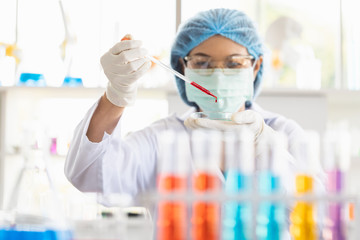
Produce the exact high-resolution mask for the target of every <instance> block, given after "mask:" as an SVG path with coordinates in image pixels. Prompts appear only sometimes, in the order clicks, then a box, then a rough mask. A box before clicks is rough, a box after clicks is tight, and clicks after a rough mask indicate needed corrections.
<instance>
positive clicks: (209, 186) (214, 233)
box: [191, 130, 222, 240]
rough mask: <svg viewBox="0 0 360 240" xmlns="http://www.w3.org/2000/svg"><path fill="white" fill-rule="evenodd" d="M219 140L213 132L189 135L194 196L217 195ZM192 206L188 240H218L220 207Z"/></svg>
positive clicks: (209, 204)
mask: <svg viewBox="0 0 360 240" xmlns="http://www.w3.org/2000/svg"><path fill="white" fill-rule="evenodd" d="M221 137H222V136H221V133H220V132H215V131H206V130H195V131H194V132H193V133H192V140H191V146H192V153H193V155H192V157H193V162H194V167H195V170H194V173H193V183H192V186H193V192H194V194H195V196H197V195H201V194H204V193H213V194H216V193H220V190H221V182H220V178H219V175H220V174H221V172H220V170H219V166H220V159H221V150H222V146H221ZM192 205H193V207H192V217H191V224H192V230H191V235H192V238H191V239H193V240H216V239H219V237H220V203H219V202H218V201H200V200H199V201H196V200H195V201H194V202H193V204H192Z"/></svg>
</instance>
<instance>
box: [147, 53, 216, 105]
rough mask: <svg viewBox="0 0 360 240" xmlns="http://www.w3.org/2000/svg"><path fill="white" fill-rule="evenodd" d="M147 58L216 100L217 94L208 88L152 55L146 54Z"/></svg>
mask: <svg viewBox="0 0 360 240" xmlns="http://www.w3.org/2000/svg"><path fill="white" fill-rule="evenodd" d="M146 57H147V58H148V59H150V60H151V61H152V62H154V63H156V64H158V65H159V66H161V67H163V68H165V69H166V70H168V71H170V72H171V73H173V74H174V75H175V76H177V77H178V78H180V79H182V80H184V81H185V82H187V83H189V84H191V85H193V86H194V87H196V88H197V89H199V90H200V91H202V92H204V93H206V94H208V95H210V96H212V97H214V98H215V102H217V96H215V95H214V94H212V93H211V92H210V91H209V90H207V89H206V88H204V87H202V86H201V85H199V84H197V83H196V82H194V81H191V80H190V79H188V78H187V77H185V76H184V75H182V74H181V73H179V72H177V71H175V70H174V69H172V68H170V67H169V66H167V65H166V64H164V63H163V62H161V61H159V60H157V59H156V58H154V57H152V56H146Z"/></svg>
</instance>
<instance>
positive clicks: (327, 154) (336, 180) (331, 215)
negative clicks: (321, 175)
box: [322, 131, 350, 240]
mask: <svg viewBox="0 0 360 240" xmlns="http://www.w3.org/2000/svg"><path fill="white" fill-rule="evenodd" d="M323 146H324V147H323V166H324V169H325V171H326V173H327V175H328V179H327V190H328V192H329V193H331V194H344V193H345V191H344V190H345V189H344V186H345V185H344V180H345V178H344V173H345V171H346V170H347V169H348V167H349V163H350V136H349V134H348V133H347V132H345V131H327V132H326V133H325V136H324V141H323ZM343 211H344V205H343V203H341V202H329V203H328V204H327V211H326V221H325V224H324V225H325V226H324V229H323V231H322V236H323V238H324V239H325V240H344V239H346V234H345V226H344V223H345V219H344V214H343Z"/></svg>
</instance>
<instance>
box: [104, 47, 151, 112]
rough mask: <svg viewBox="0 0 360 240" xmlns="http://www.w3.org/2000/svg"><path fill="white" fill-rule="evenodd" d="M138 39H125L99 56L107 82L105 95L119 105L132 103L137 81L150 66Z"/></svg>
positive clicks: (134, 97) (123, 105)
mask: <svg viewBox="0 0 360 240" xmlns="http://www.w3.org/2000/svg"><path fill="white" fill-rule="evenodd" d="M141 45H142V42H141V41H139V40H125V41H121V42H118V43H117V44H115V45H114V46H113V47H112V48H111V49H110V50H109V51H108V52H107V53H105V54H104V55H103V56H102V57H101V60H100V62H101V65H102V67H103V69H104V73H105V75H106V77H107V78H108V80H109V82H108V85H107V88H106V97H107V98H108V99H109V101H110V102H111V103H112V104H114V105H116V106H119V107H125V106H128V105H133V104H134V102H135V99H136V94H137V85H138V83H137V81H136V80H138V79H139V78H140V77H141V76H142V75H144V73H145V72H146V71H147V70H149V68H150V66H151V62H150V60H148V59H147V58H145V56H146V54H147V51H146V49H144V48H140V47H141Z"/></svg>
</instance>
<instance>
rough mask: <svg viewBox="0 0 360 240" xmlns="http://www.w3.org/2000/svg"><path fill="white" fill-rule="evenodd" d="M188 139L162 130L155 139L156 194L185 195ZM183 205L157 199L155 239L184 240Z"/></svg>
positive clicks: (185, 217)
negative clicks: (157, 147)
mask: <svg viewBox="0 0 360 240" xmlns="http://www.w3.org/2000/svg"><path fill="white" fill-rule="evenodd" d="M189 152H190V148H189V137H188V136H187V134H186V133H184V132H175V131H165V132H163V133H161V134H160V136H159V163H158V193H159V194H160V196H161V195H163V194H171V193H180V194H185V193H186V191H187V175H188V166H189ZM186 220H187V215H186V202H184V201H181V199H177V200H176V201H170V200H160V201H159V203H158V218H157V239H158V240H169V239H176V240H183V239H186V235H187V228H186Z"/></svg>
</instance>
